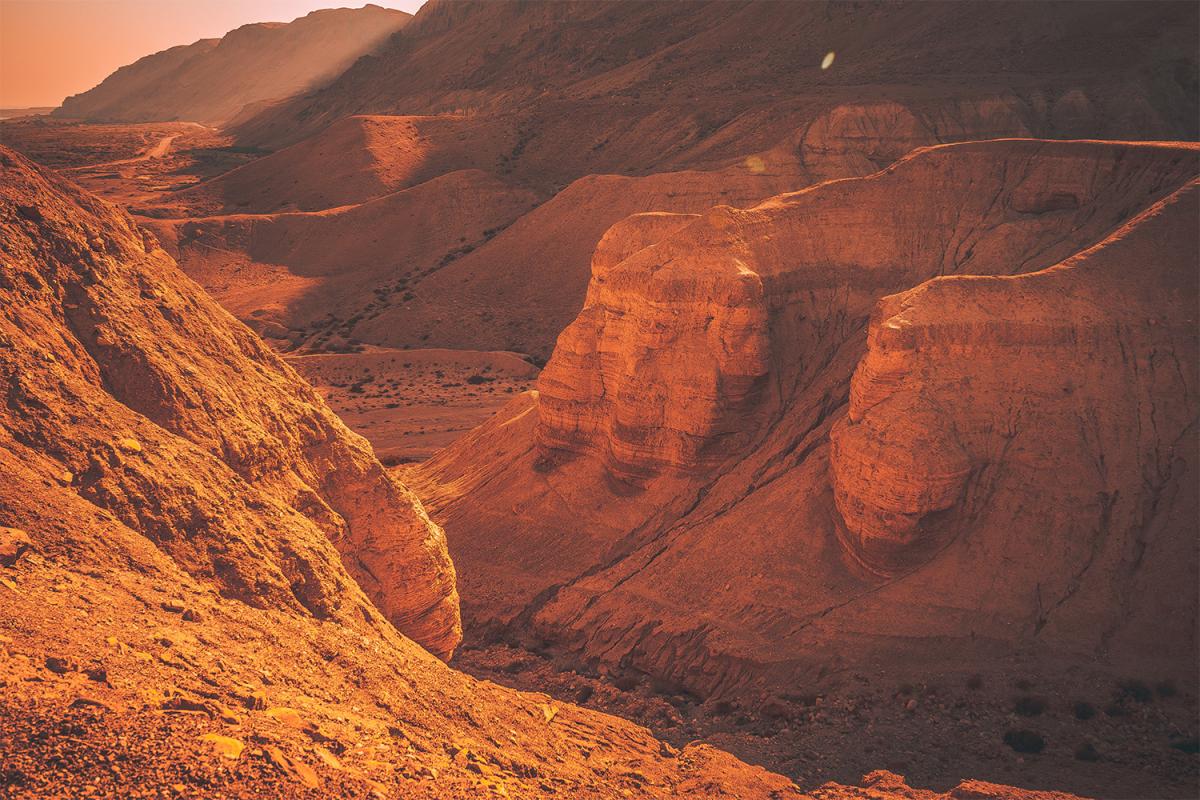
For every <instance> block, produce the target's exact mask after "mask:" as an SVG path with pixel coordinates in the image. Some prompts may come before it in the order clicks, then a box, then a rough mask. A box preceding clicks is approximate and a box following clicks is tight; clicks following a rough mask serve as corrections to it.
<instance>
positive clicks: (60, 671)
mask: <svg viewBox="0 0 1200 800" xmlns="http://www.w3.org/2000/svg"><path fill="white" fill-rule="evenodd" d="M45 664H46V669H48V670H50V671H51V672H53V673H54V674H56V675H65V674H66V673H68V672H78V671H79V665H78V664H76V663H75V662H74V661H72V660H71V659H69V658H63V657H61V656H47V657H46V662H45Z"/></svg>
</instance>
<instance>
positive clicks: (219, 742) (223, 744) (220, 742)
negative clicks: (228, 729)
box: [200, 733, 246, 761]
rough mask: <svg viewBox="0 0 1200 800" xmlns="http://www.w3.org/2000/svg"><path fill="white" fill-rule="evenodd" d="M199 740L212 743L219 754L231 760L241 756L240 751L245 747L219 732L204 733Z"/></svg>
mask: <svg viewBox="0 0 1200 800" xmlns="http://www.w3.org/2000/svg"><path fill="white" fill-rule="evenodd" d="M200 741H202V742H207V743H208V744H210V745H212V748H213V749H214V750H216V751H217V754H218V755H219V756H221V757H222V758H228V759H229V760H231V761H237V760H238V758H240V757H241V755H242V751H243V750H244V749H246V745H244V744H242V743H241V742H240V741H238V740H237V739H234V738H233V737H232V736H222V735H221V734H219V733H206V734H204V735H203V736H201V737H200Z"/></svg>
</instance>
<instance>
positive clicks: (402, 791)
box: [0, 150, 1069, 800]
mask: <svg viewBox="0 0 1200 800" xmlns="http://www.w3.org/2000/svg"><path fill="white" fill-rule="evenodd" d="M0 165H2V167H3V171H4V182H3V189H2V190H0V248H3V251H4V253H5V260H4V263H3V270H2V271H0V291H2V292H3V293H4V295H5V298H4V299H5V303H4V305H3V308H4V309H5V313H4V314H3V315H2V316H0V325H2V327H0V378H2V384H0V385H2V386H3V387H4V393H5V396H6V397H7V403H6V405H5V409H4V411H3V413H0V463H2V464H3V470H4V475H5V480H4V481H2V482H0V518H2V519H3V521H4V522H6V523H10V524H9V525H7V526H5V527H2V528H0V555H2V556H3V558H2V560H0V631H2V632H0V686H2V687H3V688H4V699H3V702H0V747H2V749H3V752H4V769H3V774H2V780H3V782H4V787H5V792H6V795H7V796H13V797H80V796H92V795H104V796H122V797H160V796H163V794H171V795H173V796H191V795H196V796H221V797H347V798H348V797H362V796H381V797H382V796H421V797H431V798H468V797H479V796H483V795H485V794H486V795H489V796H491V795H496V796H516V797H544V796H569V797H580V798H614V797H629V796H640V797H696V798H701V797H703V798H710V797H722V796H731V797H745V798H764V800H765V799H766V798H772V799H778V798H786V797H795V798H797V799H798V800H801V799H802V798H804V797H813V798H823V799H824V800H841V798H859V797H872V798H881V799H884V800H891V799H892V798H912V797H928V798H931V800H932V798H937V797H943V796H946V797H951V796H952V797H959V796H962V794H961V792H962V791H966V790H969V791H972V792H975V794H973V795H972V796H979V797H1013V798H1029V800H1049V798H1054V799H1055V800H1057V798H1068V800H1069V796H1067V795H1061V794H1047V793H1036V792H1026V791H1024V790H1018V789H1011V788H1010V787H995V786H987V785H983V784H979V785H975V784H972V785H969V786H968V785H967V784H964V785H963V786H960V787H959V788H958V789H956V790H954V792H953V793H952V794H951V795H939V794H936V793H930V792H920V791H919V790H913V789H911V788H909V787H908V786H907V785H906V784H905V783H904V781H903V779H901V778H899V777H897V776H895V775H891V774H887V773H873V774H871V775H868V776H866V777H865V778H864V782H863V788H861V789H860V788H854V787H847V786H839V785H835V784H829V785H826V786H823V787H821V788H820V789H817V790H816V791H815V792H813V793H812V794H810V795H805V794H802V793H801V792H800V791H799V790H798V788H797V787H796V786H795V785H794V784H792V783H791V782H790V781H788V780H787V779H786V778H783V777H780V776H777V775H773V774H771V773H769V772H767V771H765V770H763V769H761V768H759V767H751V766H748V765H746V764H743V763H742V762H740V761H738V760H736V759H734V758H733V757H731V756H729V755H728V754H726V753H723V752H721V751H719V750H716V749H714V748H712V747H708V746H706V745H699V744H696V745H689V746H687V747H685V748H683V749H680V750H677V749H675V748H673V747H670V746H669V745H666V744H665V743H662V742H659V741H657V740H655V739H654V738H652V737H651V736H650V735H649V734H648V732H647V731H646V730H645V729H643V728H640V727H638V726H635V725H633V724H631V723H628V722H624V721H622V720H619V719H617V718H614V717H608V716H605V715H602V714H598V713H596V712H594V711H588V710H586V709H581V708H578V707H575V706H572V705H570V704H564V703H559V702H557V701H554V700H551V699H550V698H549V697H547V696H545V695H534V694H524V693H519V692H515V691H513V690H510V689H504V688H502V687H499V686H496V685H495V684H492V683H489V682H479V681H474V680H472V679H470V678H468V677H466V676H464V675H462V674H461V673H457V672H454V671H452V670H450V669H449V668H447V667H446V666H445V665H443V664H442V663H440V662H439V661H437V660H436V659H434V658H433V657H431V656H430V655H429V654H428V653H426V652H425V651H424V650H422V649H421V648H419V647H417V646H416V645H415V644H414V643H413V642H412V641H411V640H410V639H408V638H406V637H405V636H402V635H400V634H399V633H398V632H397V630H396V628H394V627H392V624H390V622H389V621H388V620H385V619H384V616H383V615H381V614H380V612H379V611H378V610H376V607H375V606H374V605H372V603H371V600H370V599H369V596H368V593H369V594H370V595H374V596H376V597H379V598H380V601H381V609H382V610H383V611H384V612H385V613H387V614H388V617H389V618H390V619H391V620H392V621H394V622H395V623H396V624H397V626H399V627H400V629H401V630H404V631H407V632H408V633H409V634H411V635H412V636H413V637H415V638H417V639H418V640H420V641H424V642H425V644H426V646H427V647H428V648H429V649H431V650H432V651H434V652H435V653H439V654H442V655H445V654H446V652H448V649H449V648H452V647H453V646H454V643H455V641H456V638H457V614H456V611H457V608H456V606H455V603H454V596H453V572H452V568H451V567H450V564H449V561H448V559H446V557H445V550H444V547H443V545H442V540H441V537H440V532H439V531H438V530H437V528H436V527H435V526H433V525H431V524H430V523H429V521H428V519H427V518H426V517H425V515H424V513H423V511H422V510H421V507H420V504H419V503H418V502H417V501H416V500H415V499H414V498H412V496H411V495H410V494H408V493H407V491H406V490H405V489H404V488H403V487H402V486H401V485H400V484H398V483H396V482H395V481H394V480H392V479H391V478H389V477H388V476H387V475H386V474H385V473H383V471H382V469H381V468H380V466H379V464H378V462H376V461H375V460H374V458H373V457H372V455H371V451H370V449H369V447H367V446H366V445H365V443H364V442H363V441H362V440H361V439H358V438H357V437H355V436H354V435H353V434H350V433H349V432H348V431H346V430H345V428H344V427H342V426H341V424H340V423H338V422H337V421H336V419H335V418H334V417H333V416H332V414H330V412H329V411H328V410H327V409H326V408H325V406H324V405H323V404H322V402H321V401H320V399H318V398H317V397H316V395H315V394H314V393H313V392H312V390H311V389H309V388H308V387H307V386H306V385H305V384H304V383H303V382H302V381H301V380H300V379H299V378H298V377H297V376H296V374H295V373H294V372H292V371H291V370H290V369H289V368H288V367H287V366H286V365H285V364H284V363H283V362H281V361H280V360H279V359H278V358H277V357H275V356H274V355H272V354H271V353H270V352H269V351H267V350H266V349H265V348H264V346H263V345H262V344H261V343H259V342H258V341H257V340H256V339H255V338H254V337H253V336H252V335H251V334H250V333H249V331H247V330H246V329H245V328H243V327H241V326H240V325H239V324H238V323H236V322H234V321H233V320H232V319H230V318H229V317H228V316H227V315H226V314H224V313H223V312H221V311H220V310H219V309H217V308H216V306H215V305H214V304H213V303H212V301H211V300H209V299H208V298H207V297H206V296H205V295H203V293H202V292H200V291H199V290H198V288H197V287H196V286H195V285H194V284H192V283H191V282H190V281H188V280H187V279H186V278H185V277H183V275H182V274H181V273H180V272H178V270H177V269H176V268H175V266H174V265H173V264H172V262H171V260H170V258H169V257H168V256H166V254H164V253H163V252H162V251H161V250H160V249H158V248H156V247H154V246H153V244H152V242H151V239H150V238H149V237H148V236H143V235H142V234H141V233H139V232H138V231H137V229H136V228H134V227H132V226H131V224H130V221H129V219H128V217H126V216H125V215H124V214H122V213H121V212H119V211H118V210H116V209H115V208H113V207H111V206H109V205H107V204H105V203H104V202H103V201H100V200H97V199H95V198H93V197H91V196H89V195H87V194H86V193H84V192H82V191H80V190H79V189H78V188H76V187H74V186H72V185H71V184H69V183H67V182H65V181H63V180H62V179H61V178H59V177H57V176H55V175H53V174H52V173H48V172H43V171H41V170H39V169H38V168H36V167H35V166H33V165H32V164H31V163H30V162H28V161H26V160H24V159H23V158H22V157H21V156H18V155H16V154H15V153H13V152H11V151H8V150H0ZM15 526H20V527H15ZM335 545H336V546H337V547H338V548H340V550H341V557H340V558H339V553H338V549H335ZM352 576H353V577H352ZM355 577H357V578H358V580H359V581H362V582H365V583H364V585H365V588H366V589H367V590H368V593H364V591H363V590H362V589H360V587H359V585H357V584H356V583H355V580H354V578H355ZM379 577H386V578H387V579H388V584H387V585H386V586H385V587H384V588H385V589H386V590H387V591H386V592H385V593H384V594H383V595H379V594H378V592H377V591H375V590H376V589H377V588H378V586H379V584H378V583H376V582H375V579H376V578H379ZM447 579H449V581H450V583H449V584H447V582H446V581H447ZM447 589H449V591H450V594H446V592H447ZM425 604H428V607H425ZM447 624H448V625H449V627H447Z"/></svg>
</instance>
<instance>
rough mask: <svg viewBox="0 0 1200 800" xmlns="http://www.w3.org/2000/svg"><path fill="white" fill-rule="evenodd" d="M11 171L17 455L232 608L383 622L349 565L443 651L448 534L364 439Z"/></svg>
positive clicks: (130, 247)
mask: <svg viewBox="0 0 1200 800" xmlns="http://www.w3.org/2000/svg"><path fill="white" fill-rule="evenodd" d="M3 170H4V177H5V180H4V188H3V215H4V217H3V235H4V250H5V260H4V264H3V286H2V288H3V291H4V293H5V302H4V306H5V309H6V315H5V319H4V347H3V349H0V358H2V359H3V364H4V366H3V379H4V385H5V387H6V394H7V396H8V398H9V401H8V406H7V413H6V414H5V417H4V430H5V432H6V433H5V435H6V437H7V438H8V445H7V448H8V449H9V453H10V455H11V456H12V457H14V458H17V459H18V460H20V461H21V462H23V463H24V464H25V465H26V466H27V467H28V468H29V469H31V470H33V471H34V472H37V473H41V474H43V475H44V476H46V479H47V480H52V481H55V482H58V483H61V484H62V485H64V486H65V487H69V488H68V489H67V491H71V492H77V493H78V494H79V495H80V496H81V497H83V498H85V499H87V500H88V501H90V502H91V503H92V504H93V505H94V506H96V507H97V509H99V511H100V512H101V513H103V514H106V515H111V516H112V518H114V519H119V520H120V521H121V522H122V523H123V524H124V525H127V526H129V527H130V528H132V529H134V530H137V531H140V532H141V533H142V534H144V535H145V536H147V537H148V538H149V539H150V540H151V541H153V542H154V543H155V544H156V546H158V547H160V548H162V549H163V550H165V551H167V552H169V553H170V554H171V556H172V558H174V559H176V560H177V561H178V562H179V563H180V564H182V565H183V566H184V567H185V568H186V569H187V570H188V571H189V572H190V573H191V574H192V575H193V576H195V577H197V578H203V579H206V580H210V581H212V582H214V583H215V584H216V585H218V586H219V587H220V588H221V591H222V592H223V593H224V594H226V595H227V596H230V597H236V598H238V599H241V600H244V601H245V602H248V603H251V604H259V605H263V606H268V607H280V608H289V609H305V610H307V613H310V614H312V615H314V616H316V617H318V618H329V619H336V620H338V621H342V622H345V623H346V624H351V625H359V626H361V625H363V624H364V622H365V623H367V624H371V625H378V624H379V620H378V619H377V618H376V617H375V612H374V611H373V610H372V609H371V606H370V605H369V604H368V603H367V602H366V601H365V598H364V597H363V595H362V594H361V593H360V592H359V590H358V589H357V588H356V587H355V586H354V584H353V582H351V581H350V579H349V577H348V576H347V574H346V572H344V571H343V570H342V563H344V564H345V567H346V569H348V570H349V573H350V574H351V575H353V576H354V577H355V578H356V579H357V580H358V581H359V583H360V584H361V586H362V588H363V590H365V592H366V593H367V596H368V597H370V598H371V600H372V601H374V602H375V604H376V605H377V606H378V607H379V609H380V610H382V611H383V613H384V615H385V616H386V617H387V618H389V619H390V620H392V621H393V622H394V623H395V624H396V625H397V626H398V627H400V629H401V630H403V631H404V632H405V633H407V634H408V635H410V636H411V637H412V638H414V639H415V640H417V641H418V642H420V643H421V644H423V645H424V646H425V647H427V648H428V649H429V650H430V651H432V652H434V653H436V654H438V655H440V656H442V657H448V656H449V655H450V653H452V652H453V650H454V647H455V646H456V645H457V643H458V641H459V638H460V636H461V633H460V631H461V629H460V626H459V618H458V601H457V595H456V593H455V578H454V567H453V565H452V564H451V562H450V559H449V556H448V555H447V553H446V549H445V540H444V537H443V535H442V532H441V530H440V529H439V528H438V527H437V526H436V525H434V524H432V523H431V522H430V521H429V519H428V517H427V516H426V515H425V513H424V511H423V510H422V509H421V506H420V503H419V502H418V501H417V500H416V499H415V497H414V496H413V495H412V494H411V493H410V492H408V491H407V490H406V489H405V488H404V487H403V486H401V485H399V484H398V483H396V482H395V481H394V480H393V479H391V478H390V477H389V476H388V475H387V473H385V472H384V470H383V469H382V467H381V466H380V465H379V463H378V462H377V461H376V460H375V459H374V457H373V455H372V454H371V451H370V448H369V446H368V445H367V444H366V442H365V441H364V440H362V439H361V438H360V437H358V436H356V435H354V434H352V433H350V432H349V431H348V430H346V428H345V427H344V426H343V425H342V424H341V422H340V421H339V420H338V419H337V418H336V417H335V416H334V415H333V414H332V412H330V411H329V410H328V409H327V408H326V407H325V406H324V404H323V403H322V402H321V400H320V399H319V398H318V397H317V396H316V394H315V393H314V392H313V391H312V390H311V389H310V388H309V387H308V386H306V385H305V384H304V383H303V382H302V381H301V380H300V379H299V378H298V377H297V376H296V375H295V373H294V372H293V371H292V370H291V369H290V368H288V367H287V366H286V365H285V364H283V363H282V362H281V361H280V360H279V359H278V358H277V357H276V356H274V355H273V354H272V353H271V352H270V350H268V349H267V348H266V346H265V345H263V344H262V343H261V341H259V340H258V339H257V338H256V337H255V336H254V335H253V334H251V333H250V332H249V331H248V330H246V329H245V328H243V327H242V326H240V325H239V324H237V323H235V322H234V321H233V320H232V319H231V318H230V317H229V316H228V315H227V314H226V313H225V312H224V311H222V310H221V309H220V308H218V307H217V306H216V305H215V304H214V303H213V302H212V301H211V300H210V299H209V298H208V297H207V296H206V295H205V294H204V293H203V292H202V291H201V290H200V289H199V287H197V286H196V285H195V284H192V283H191V282H190V281H188V280H186V279H184V278H182V277H181V276H179V274H178V273H177V272H176V268H175V266H174V264H173V263H172V261H171V260H170V258H169V257H168V256H167V255H166V254H165V253H164V252H163V251H162V250H161V249H160V248H158V247H157V246H156V245H155V243H154V242H153V240H152V238H151V237H149V236H148V235H147V234H143V233H142V232H141V231H139V230H138V229H137V228H136V227H134V226H133V225H132V223H131V222H130V221H129V219H128V217H126V216H124V215H123V214H121V213H120V212H118V211H116V210H115V209H114V208H112V207H111V206H108V205H107V204H105V203H103V202H102V201H99V200H96V199H94V198H92V197H90V196H88V195H86V194H83V193H82V192H80V191H79V190H78V189H76V188H74V187H72V186H70V185H69V184H66V183H65V182H64V181H62V180H61V179H59V178H57V177H55V176H54V175H52V174H50V173H45V172H41V171H39V170H37V169H36V168H35V167H33V166H32V165H31V164H30V163H29V162H27V161H25V160H24V159H23V158H22V157H20V156H18V155H16V154H14V153H12V152H11V151H4V153H3ZM64 398H66V399H68V400H70V401H71V405H70V406H69V407H68V406H64V403H63V399H64ZM330 542H331V543H332V544H333V545H334V546H336V548H337V551H334V550H332V549H331V548H330V547H329V546H328V543H330ZM41 544H42V545H43V546H46V547H63V548H66V547H69V546H70V544H69V542H68V541H57V542H41ZM337 552H340V554H341V562H342V563H339V560H338V558H337V555H336V553H337Z"/></svg>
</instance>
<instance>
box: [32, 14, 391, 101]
mask: <svg viewBox="0 0 1200 800" xmlns="http://www.w3.org/2000/svg"><path fill="white" fill-rule="evenodd" d="M411 18H412V15H410V14H406V13H404V12H403V11H395V10H392V9H385V8H381V7H379V6H376V5H367V6H364V7H363V8H360V9H350V8H339V9H329V10H325V11H314V12H312V13H311V14H309V15H307V16H305V17H301V18H300V19H297V20H294V21H292V22H289V23H280V22H262V23H256V24H252V25H243V26H242V27H240V28H238V29H237V30H233V31H230V32H229V33H227V34H225V36H223V37H222V38H220V39H201V40H200V41H198V42H195V43H194V44H190V45H182V46H179V47H172V48H171V49H169V50H164V51H162V52H161V53H155V54H153V55H149V56H146V57H145V58H141V59H139V60H138V61H136V62H134V63H133V64H130V65H128V66H125V67H121V68H120V69H119V70H117V71H116V72H114V73H113V74H112V75H110V76H108V77H107V78H105V79H104V80H103V81H102V82H101V83H100V84H99V85H98V86H96V87H95V88H93V89H89V90H88V91H86V92H83V93H82V94H77V95H73V96H71V97H68V98H67V99H66V100H64V101H63V104H62V106H61V107H60V108H58V109H57V110H56V111H55V112H54V115H55V116H57V117H65V118H72V119H85V120H98V121H109V122H161V121H171V120H184V121H189V122H201V123H206V124H213V125H216V124H222V123H225V122H228V121H229V120H230V119H232V118H233V117H235V116H236V115H237V114H238V113H239V112H241V111H243V109H246V108H247V107H248V106H251V107H253V106H256V105H261V104H264V103H267V102H269V101H273V100H280V99H283V98H285V97H288V96H290V95H292V94H295V93H297V92H302V91H307V90H310V89H313V88H315V87H317V86H320V85H321V84H322V83H324V82H327V81H329V80H332V79H333V78H336V77H337V76H338V75H340V74H341V73H342V72H343V71H345V70H346V68H347V67H349V66H350V65H351V64H352V63H354V61H355V60H356V59H358V58H359V57H360V56H363V55H365V54H367V53H370V52H371V51H372V50H374V49H375V48H376V47H378V46H379V45H381V44H382V43H383V42H384V41H386V40H387V38H388V37H389V36H391V35H392V34H393V33H395V32H396V31H398V30H400V29H401V28H403V27H404V25H405V24H406V23H407V22H408V21H409V20H410V19H411Z"/></svg>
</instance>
